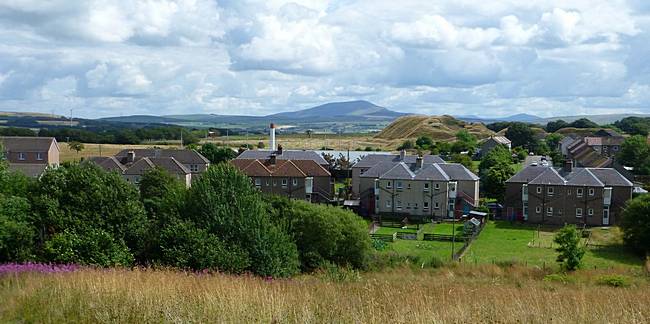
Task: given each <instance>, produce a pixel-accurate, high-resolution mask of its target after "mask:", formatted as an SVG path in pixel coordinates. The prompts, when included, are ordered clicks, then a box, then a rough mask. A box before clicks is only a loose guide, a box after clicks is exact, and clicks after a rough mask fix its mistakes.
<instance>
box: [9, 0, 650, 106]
mask: <svg viewBox="0 0 650 324" xmlns="http://www.w3.org/2000/svg"><path fill="white" fill-rule="evenodd" d="M648 30H650V10H648V6H646V5H644V4H642V1H636V0H635V1H626V0H573V1H563V0H531V1H518V0H499V1H484V2H476V1H473V0H454V1H452V0H443V1H421V0H402V1H400V2H399V3H396V2H394V1H384V0H353V1H326V0H296V1H282V0H267V1H262V0H238V1H232V0H224V1H214V0H139V1H131V0H113V1H109V0H88V1H63V0H50V1H34V0H14V1H5V2H4V3H0V109H2V110H17V109H18V110H45V111H47V112H49V111H50V109H51V107H64V106H65V107H67V106H71V105H72V106H74V109H75V111H76V113H78V114H81V115H84V114H85V116H88V117H97V116H104V115H117V114H131V113H151V114H172V113H197V112H211V113H220V114H232V113H249V114H250V113H252V114H266V113H270V112H277V111H282V110H291V109H297V108H305V107H309V106H310V105H316V104H321V103H324V102H327V101H334V100H336V101H340V100H351V99H367V100H372V101H374V102H376V103H378V104H381V105H384V106H387V107H390V108H395V109H399V110H401V111H413V112H419V113H454V114H458V115H468V114H479V115H481V114H485V111H487V110H488V109H486V108H489V111H490V113H491V114H508V113H509V112H513V113H514V112H523V111H526V109H534V111H533V112H534V113H538V114H542V115H543V114H546V115H548V114H566V113H569V112H578V111H589V109H590V108H593V109H597V111H599V112H602V111H605V110H608V109H609V111H612V112H616V111H618V110H619V109H625V111H648V112H650V110H649V109H648V107H649V105H650V97H648V96H647V95H643V93H644V91H645V92H647V89H648V88H649V87H650V77H648V75H650V64H649V63H648V60H647V57H648V55H650V45H649V44H650V42H649V41H650V33H648ZM55 109H56V108H55Z"/></svg>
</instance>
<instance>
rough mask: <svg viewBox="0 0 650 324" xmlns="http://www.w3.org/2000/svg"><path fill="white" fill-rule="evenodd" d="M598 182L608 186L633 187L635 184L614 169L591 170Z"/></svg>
mask: <svg viewBox="0 0 650 324" xmlns="http://www.w3.org/2000/svg"><path fill="white" fill-rule="evenodd" d="M589 171H591V173H593V174H594V175H595V176H596V177H598V180H600V181H601V182H602V183H603V184H604V185H606V186H621V187H633V186H634V184H632V182H630V180H628V179H627V178H625V177H624V176H623V175H622V174H621V173H620V172H618V171H616V169H612V168H589Z"/></svg>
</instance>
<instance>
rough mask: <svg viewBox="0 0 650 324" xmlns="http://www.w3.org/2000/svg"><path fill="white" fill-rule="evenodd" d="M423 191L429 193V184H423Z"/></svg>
mask: <svg viewBox="0 0 650 324" xmlns="http://www.w3.org/2000/svg"><path fill="white" fill-rule="evenodd" d="M424 191H429V184H428V183H425V184H424Z"/></svg>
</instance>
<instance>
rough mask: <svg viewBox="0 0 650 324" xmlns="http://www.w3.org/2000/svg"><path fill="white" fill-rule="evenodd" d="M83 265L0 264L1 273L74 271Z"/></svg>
mask: <svg viewBox="0 0 650 324" xmlns="http://www.w3.org/2000/svg"><path fill="white" fill-rule="evenodd" d="M80 268H81V267H80V266H79V265H76V264H45V263H33V262H27V263H5V264H0V275H3V274H11V273H22V272H38V273H61V272H73V271H77V270H79V269H80Z"/></svg>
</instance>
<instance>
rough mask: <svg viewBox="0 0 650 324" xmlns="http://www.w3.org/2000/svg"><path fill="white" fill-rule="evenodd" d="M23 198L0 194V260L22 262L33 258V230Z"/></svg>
mask: <svg viewBox="0 0 650 324" xmlns="http://www.w3.org/2000/svg"><path fill="white" fill-rule="evenodd" d="M29 213H30V206H29V202H28V201H27V199H25V198H20V197H14V196H10V197H5V196H3V195H2V194H0V262H10V261H14V262H16V261H17V262H23V261H28V260H30V259H32V258H33V255H32V254H33V246H34V236H35V234H36V233H35V231H34V228H33V227H32V225H31V224H30V223H29V221H28V217H27V216H28V214H29Z"/></svg>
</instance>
